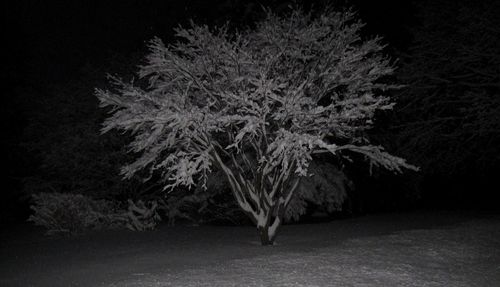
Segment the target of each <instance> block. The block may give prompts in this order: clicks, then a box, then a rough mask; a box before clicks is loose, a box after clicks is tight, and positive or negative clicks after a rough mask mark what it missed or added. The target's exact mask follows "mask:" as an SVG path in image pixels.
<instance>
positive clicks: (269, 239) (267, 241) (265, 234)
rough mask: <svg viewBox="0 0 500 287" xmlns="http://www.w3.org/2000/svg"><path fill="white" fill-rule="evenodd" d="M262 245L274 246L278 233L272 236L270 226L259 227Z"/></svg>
mask: <svg viewBox="0 0 500 287" xmlns="http://www.w3.org/2000/svg"><path fill="white" fill-rule="evenodd" d="M258 229H259V236H260V243H261V244H262V246H268V245H274V239H275V238H276V231H274V232H273V234H270V229H269V226H262V227H259V228H258Z"/></svg>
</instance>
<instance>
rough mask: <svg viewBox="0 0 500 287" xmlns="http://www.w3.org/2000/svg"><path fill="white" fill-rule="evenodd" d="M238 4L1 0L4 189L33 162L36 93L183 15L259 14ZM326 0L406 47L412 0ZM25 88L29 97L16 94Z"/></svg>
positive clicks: (244, 19)
mask: <svg viewBox="0 0 500 287" xmlns="http://www.w3.org/2000/svg"><path fill="white" fill-rule="evenodd" d="M240 2H244V1H237V0H236V1H231V0H226V1H217V4H218V5H214V4H213V3H214V2H213V1H204V0H182V1H178V0H170V1H152V0H141V1H95V0H90V1H7V2H4V4H2V6H3V8H2V12H1V13H2V19H3V25H2V26H3V30H4V33H5V35H4V37H3V38H4V43H3V44H2V46H3V48H4V49H5V50H4V52H3V53H2V54H3V56H4V60H3V63H2V70H3V72H2V82H3V83H4V87H7V89H4V91H3V93H2V94H3V95H2V102H3V103H2V111H1V114H2V120H1V125H2V130H3V136H2V148H1V150H2V153H3V156H2V158H3V159H2V162H3V165H4V167H5V168H6V169H7V170H8V171H7V172H6V173H5V174H4V176H5V177H6V179H5V180H4V182H6V185H7V186H8V189H10V190H20V189H22V178H23V176H25V175H27V174H30V173H32V172H33V170H35V169H36V165H37V164H38V163H37V162H36V161H33V159H32V158H30V157H26V156H25V153H26V150H25V149H24V148H23V147H21V146H20V141H21V138H22V134H23V129H24V127H25V125H26V122H27V120H28V118H29V115H30V109H33V108H34V106H33V104H32V102H33V99H34V98H37V99H40V98H43V97H45V96H46V95H47V94H48V93H50V90H51V89H52V88H53V87H54V86H56V85H61V84H64V83H65V82H68V81H71V80H74V79H78V78H79V77H81V76H82V75H83V72H82V71H84V70H85V68H86V67H88V66H89V65H90V66H101V65H103V64H105V63H108V62H110V61H112V60H111V59H113V57H114V56H115V55H117V54H120V55H136V54H141V53H143V52H144V49H145V43H146V42H147V41H148V40H150V39H151V38H152V37H154V36H159V37H161V38H163V39H165V40H167V41H168V40H170V39H172V34H173V31H172V29H173V28H174V27H176V26H177V25H178V24H187V23H188V21H189V19H193V20H194V21H195V22H198V23H208V24H211V25H214V24H215V25H218V24H222V23H224V22H226V21H230V22H231V23H234V25H235V26H239V27H244V26H245V25H247V24H249V23H251V21H252V20H253V17H258V13H257V14H256V13H248V11H247V10H245V9H249V8H248V6H247V8H243V7H244V6H243V5H238V3H240ZM249 2H251V3H252V5H253V6H250V7H253V8H252V9H254V11H259V8H258V7H260V6H261V5H264V6H270V7H273V8H275V9H277V10H280V9H281V10H285V9H286V7H288V6H289V5H291V4H293V1H249ZM298 2H299V3H306V4H304V5H305V6H306V8H308V7H311V5H313V6H314V5H319V4H320V3H325V2H327V1H298ZM331 2H332V3H339V4H342V5H344V4H347V5H348V6H352V7H353V8H354V9H355V10H357V11H358V12H359V15H360V18H361V19H362V21H363V22H365V23H366V24H367V25H366V28H365V30H364V31H365V33H367V34H371V35H380V36H382V37H384V39H385V42H386V43H388V44H389V52H391V53H392V52H393V51H394V50H398V51H406V49H407V48H408V46H409V44H410V43H411V40H412V34H411V31H410V30H411V28H412V27H413V26H415V25H416V23H417V19H416V16H415V13H416V9H417V8H416V7H415V5H414V4H413V3H412V1H395V0H394V1H389V0H381V1H361V0H351V1H348V0H346V1H331ZM312 3H315V4H312ZM393 56H397V55H396V53H394V55H393ZM95 76H96V77H104V76H105V75H104V74H102V75H95ZM27 90H29V91H30V92H29V94H30V96H29V97H25V96H22V95H25V94H27V93H26V91H27ZM30 97H33V98H30ZM89 97H93V95H92V94H89ZM15 197H16V196H14V195H12V198H15ZM7 200H9V198H7ZM11 200H12V199H11Z"/></svg>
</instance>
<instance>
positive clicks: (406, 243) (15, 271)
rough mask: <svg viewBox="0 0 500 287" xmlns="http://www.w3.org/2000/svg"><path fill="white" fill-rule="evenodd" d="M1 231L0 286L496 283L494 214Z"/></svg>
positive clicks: (499, 220) (498, 231) (497, 223)
mask: <svg viewBox="0 0 500 287" xmlns="http://www.w3.org/2000/svg"><path fill="white" fill-rule="evenodd" d="M42 234H43V232H42V231H41V230H40V229H33V228H26V227H18V228H16V229H12V228H11V229H10V230H7V231H4V232H3V233H2V234H1V235H0V240H1V241H0V286H5V287H7V286H51V287H57V286H106V287H121V286H126V287H139V286H455V287H456V286H471V287H474V286H485V287H486V286H500V216H498V215H484V214H483V215H477V214H459V213H456V212H439V213H437V212H413V213H402V214H383V215H370V216H364V217H359V218H354V219H345V220H338V221H334V222H331V223H321V224H309V225H291V226H284V227H283V228H282V229H281V230H280V234H279V237H278V240H277V245H276V246H272V247H261V246H259V243H258V241H257V235H256V232H255V230H254V229H253V228H252V227H214V226H212V227H209V226H203V227H174V228H169V227H166V226H165V227H160V228H159V229H158V230H156V231H152V232H144V233H133V232H128V231H113V232H96V233H93V234H87V235H84V236H81V237H78V238H47V237H45V236H43V235H42Z"/></svg>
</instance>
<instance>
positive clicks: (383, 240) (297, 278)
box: [110, 222, 500, 287]
mask: <svg viewBox="0 0 500 287" xmlns="http://www.w3.org/2000/svg"><path fill="white" fill-rule="evenodd" d="M498 227H499V225H498V222H495V223H494V224H490V223H487V222H479V226H478V222H474V223H467V224H464V225H460V226H457V227H454V228H452V229H438V230H412V231H404V232H398V233H396V234H390V235H383V236H371V237H365V238H356V239H350V240H347V241H345V242H343V243H342V244H339V245H337V246H330V247H326V248H319V249H316V250H313V251H311V252H290V253H282V254H271V255H264V256H258V257H255V258H248V259H246V258H245V259H234V260H230V261H227V262H222V263H219V264H216V265H210V266H203V267H198V268H192V269H188V270H184V271H183V272H180V273H170V272H164V273H163V274H158V275H156V276H149V277H147V278H142V279H140V280H131V281H124V282H120V283H117V284H111V285H110V286H113V287H115V286H126V287H136V286H137V287H138V286H408V287H409V286H415V287H417V286H456V287H459V286H464V287H473V286H498V285H495V282H496V284H499V285H500V250H499V249H498V247H500V241H499V238H498V235H499V229H498ZM493 234H496V236H497V237H496V238H492V236H493ZM493 245H494V246H496V247H497V249H488V247H489V246H493Z"/></svg>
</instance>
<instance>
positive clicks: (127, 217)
mask: <svg viewBox="0 0 500 287" xmlns="http://www.w3.org/2000/svg"><path fill="white" fill-rule="evenodd" d="M156 208H157V203H156V202H152V203H144V202H142V201H138V202H133V201H131V200H129V201H128V207H127V208H126V209H125V208H123V205H122V204H120V203H118V202H115V201H109V200H96V199H93V198H90V197H88V196H85V195H81V194H71V193H39V194H35V195H33V205H32V206H31V209H32V210H33V215H31V216H30V217H29V219H28V220H29V221H31V222H33V223H35V225H39V226H43V227H45V228H46V229H47V234H57V233H59V234H61V233H62V234H68V235H77V234H81V233H84V232H85V231H89V230H95V229H110V228H125V227H126V228H128V229H131V230H147V229H153V228H154V227H155V226H156V223H157V222H158V221H159V220H160V217H159V215H158V213H157V211H156Z"/></svg>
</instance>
